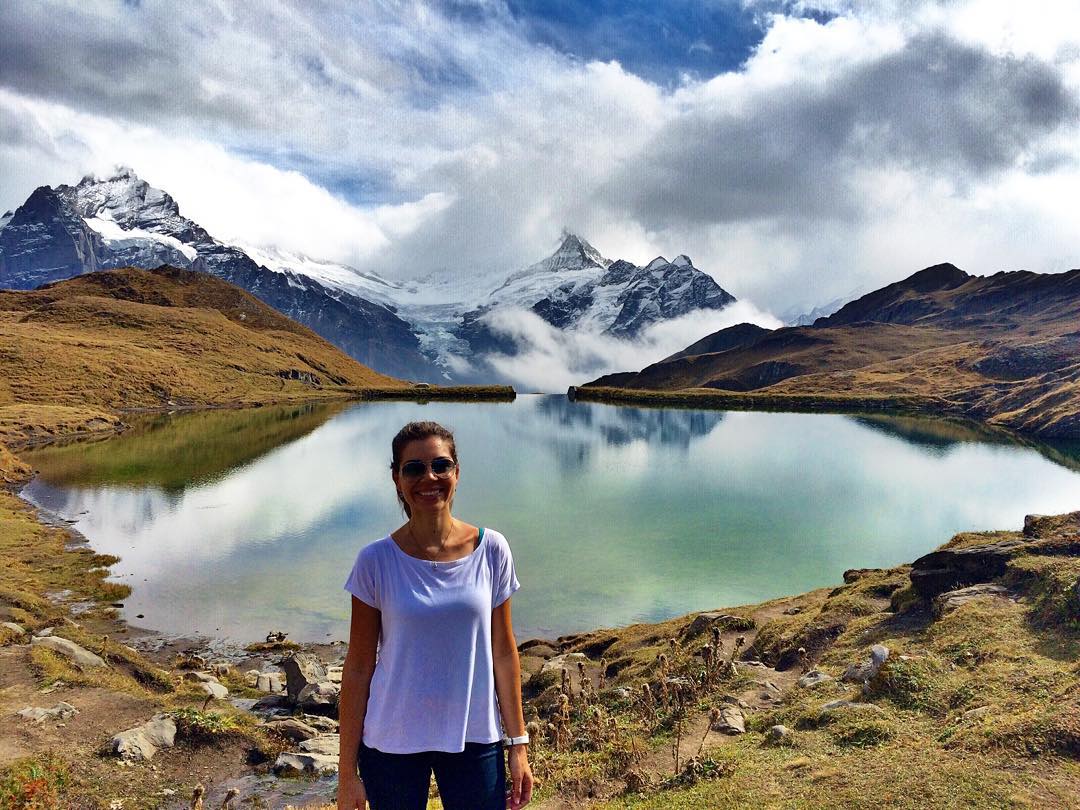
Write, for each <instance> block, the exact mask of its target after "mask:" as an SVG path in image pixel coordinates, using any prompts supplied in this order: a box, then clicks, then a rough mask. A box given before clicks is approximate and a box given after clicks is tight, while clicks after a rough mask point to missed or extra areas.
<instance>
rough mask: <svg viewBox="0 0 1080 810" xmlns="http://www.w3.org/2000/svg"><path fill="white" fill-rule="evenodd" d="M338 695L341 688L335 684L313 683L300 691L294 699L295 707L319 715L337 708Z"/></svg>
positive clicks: (325, 682) (326, 682) (328, 682)
mask: <svg viewBox="0 0 1080 810" xmlns="http://www.w3.org/2000/svg"><path fill="white" fill-rule="evenodd" d="M340 694H341V687H340V686H338V685H337V684H336V683H330V681H322V682H321V683H313V684H309V685H308V686H305V687H304V688H303V689H301V690H300V694H299V695H297V697H296V705H297V707H298V708H299V709H301V710H302V711H305V712H313V713H315V714H321V713H324V712H326V711H327V710H328V709H332V708H334V707H335V706H337V703H338V697H339V696H340Z"/></svg>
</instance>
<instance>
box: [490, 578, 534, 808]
mask: <svg viewBox="0 0 1080 810" xmlns="http://www.w3.org/2000/svg"><path fill="white" fill-rule="evenodd" d="M491 656H492V661H493V666H494V668H495V694H496V695H497V696H498V698H499V712H500V714H502V721H503V728H504V729H505V730H506V733H507V734H508V735H510V736H511V737H520V736H521V735H522V734H524V733H525V714H524V712H523V711H522V708H521V661H520V660H519V659H518V651H517V641H516V640H515V639H514V628H513V626H512V624H511V620H510V600H509V599H507V600H506V601H505V602H503V603H502V604H501V605H499V606H498V607H497V608H495V609H494V610H493V611H491ZM509 760H510V778H511V788H510V805H509V806H510V808H511V810H516V808H518V807H521V806H523V805H525V804H527V803H528V802H529V800H530V799H531V798H532V789H533V777H532V769H531V768H530V767H529V759H528V753H527V746H524V745H512V746H510V753H509Z"/></svg>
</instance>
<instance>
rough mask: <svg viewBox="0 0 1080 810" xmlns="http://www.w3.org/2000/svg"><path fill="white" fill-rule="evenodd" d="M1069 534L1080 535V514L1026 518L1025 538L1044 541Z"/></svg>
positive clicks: (1027, 516) (1071, 513) (1030, 516)
mask: <svg viewBox="0 0 1080 810" xmlns="http://www.w3.org/2000/svg"><path fill="white" fill-rule="evenodd" d="M1069 534H1080V512H1069V513H1067V514H1064V515H1025V516H1024V537H1032V538H1036V539H1043V538H1047V537H1060V536H1062V535H1069Z"/></svg>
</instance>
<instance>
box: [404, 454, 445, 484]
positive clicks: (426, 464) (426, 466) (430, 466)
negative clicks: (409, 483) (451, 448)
mask: <svg viewBox="0 0 1080 810" xmlns="http://www.w3.org/2000/svg"><path fill="white" fill-rule="evenodd" d="M440 461H443V462H446V461H448V462H450V467H448V468H447V470H446V472H444V473H438V472H435V464H437V463H438V462H440ZM410 465H420V466H421V467H422V468H423V469H421V470H420V471H419V472H406V470H405V468H406V467H408V466H410ZM457 466H458V465H457V462H456V461H454V460H453V459H452V458H450V457H449V456H439V457H438V458H433V459H432V460H431V461H420V459H412V460H410V461H406V462H405V463H404V464H402V465H401V469H400V470H399V471H398V473H399V474H400V475H401V476H402V477H403V478H409V479H416V478H423V477H424V476H425V475H427V473H428V471H429V470H430V471H431V474H432V475H434V476H435V477H436V478H440V479H446V478H449V477H450V476H451V475H452V474H453V472H454V470H456V469H457ZM413 469H414V470H416V469H418V468H417V467H413Z"/></svg>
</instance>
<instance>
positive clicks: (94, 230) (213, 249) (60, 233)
mask: <svg viewBox="0 0 1080 810" xmlns="http://www.w3.org/2000/svg"><path fill="white" fill-rule="evenodd" d="M163 264H164V265H171V266H175V267H180V268H186V269H191V270H196V271H200V272H205V273H209V274H211V275H213V276H216V277H218V278H220V279H223V280H225V281H228V282H230V283H232V284H236V285H237V286H239V287H242V288H243V289H245V290H248V291H249V292H251V293H252V294H253V295H255V296H256V297H257V298H259V299H260V300H261V301H263V302H264V303H266V304H269V305H270V306H272V307H274V308H275V309H277V310H279V311H280V312H282V313H284V314H285V315H287V316H289V317H290V318H293V319H295V320H297V321H299V322H300V323H302V324H304V325H306V326H308V327H310V328H311V329H312V330H313V331H315V332H316V333H317V334H319V335H322V336H323V337H324V338H326V339H327V340H329V341H330V342H332V343H334V344H335V345H337V346H338V347H339V348H341V349H342V350H343V351H345V352H346V353H347V354H349V355H350V356H351V357H353V358H355V359H357V360H358V361H360V362H362V363H364V364H365V365H369V366H371V367H373V368H376V369H378V370H380V371H382V372H384V373H387V374H392V375H396V376H401V377H407V378H412V379H436V378H439V377H441V370H440V369H438V368H436V367H435V366H434V365H433V364H432V363H431V361H430V360H428V358H427V357H426V356H424V355H423V354H422V353H421V351H420V342H419V338H418V337H417V335H416V333H415V332H414V331H413V330H412V328H411V327H410V325H409V324H408V323H407V322H406V321H404V320H403V319H401V318H400V317H398V316H397V315H396V314H395V313H394V311H393V308H392V307H391V306H388V305H387V303H385V302H380V301H372V300H369V299H368V298H365V297H363V296H361V295H359V294H357V293H356V292H352V291H349V290H347V289H345V288H344V285H328V284H326V283H323V282H322V281H320V280H318V279H316V278H313V277H311V276H309V275H305V274H303V273H298V272H294V271H292V270H290V269H285V268H282V267H278V268H276V269H271V268H268V267H266V266H265V265H261V264H258V263H256V262H255V261H254V260H252V258H251V257H250V256H248V255H247V253H245V252H244V251H243V250H241V249H240V248H238V247H235V246H232V245H227V244H225V243H223V242H220V241H218V240H217V239H214V238H213V237H212V236H210V234H209V233H207V231H206V230H205V229H203V228H202V227H201V226H199V225H198V224H197V223H195V222H193V221H192V220H190V219H188V218H186V217H184V216H182V215H181V213H180V209H179V206H178V205H177V204H176V201H175V200H174V199H173V198H172V197H171V196H169V195H168V194H167V193H165V192H164V191H162V190H160V189H157V188H154V187H152V186H150V185H149V184H148V183H146V182H145V181H143V180H141V179H140V178H139V177H137V176H136V175H135V173H134V172H132V171H131V170H130V169H121V170H119V171H118V172H117V173H116V174H114V175H113V176H111V177H108V178H105V179H103V180H99V179H96V178H93V177H85V178H83V179H82V181H80V182H79V183H78V184H77V185H75V186H67V185H61V186H58V187H56V188H55V189H53V188H50V187H48V186H42V187H40V188H38V189H36V190H35V191H34V192H33V193H32V194H31V195H30V197H29V198H28V199H27V201H26V202H25V203H24V204H23V205H22V206H20V207H19V208H18V209H17V210H16V211H15V212H14V214H13V215H12V216H11V219H10V220H9V221H8V223H7V225H6V226H4V227H3V229H2V230H0V286H2V287H6V288H9V289H23V290H25V289H32V288H34V287H36V286H38V285H40V284H43V283H47V282H50V281H56V280H59V279H64V278H70V277H72V276H76V275H80V274H83V273H89V272H94V271H96V270H101V269H107V268H115V267H128V266H132V267H143V268H153V267H158V266H159V265H163ZM367 281H368V282H369V284H371V285H372V286H377V285H376V282H374V281H373V280H372V279H370V278H368V279H367ZM387 286H388V287H389V286H390V285H387ZM360 288H361V285H359V284H358V285H357V288H356V289H357V292H359V290H360Z"/></svg>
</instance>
